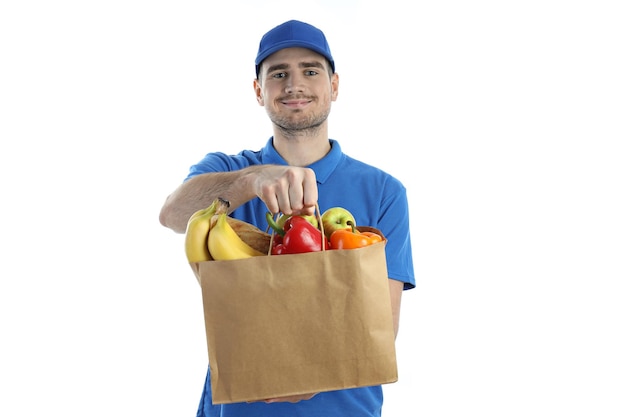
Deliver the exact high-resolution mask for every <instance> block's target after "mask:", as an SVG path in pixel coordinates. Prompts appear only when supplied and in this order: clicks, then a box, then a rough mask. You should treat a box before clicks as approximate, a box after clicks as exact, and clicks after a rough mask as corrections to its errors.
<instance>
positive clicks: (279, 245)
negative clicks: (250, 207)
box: [266, 213, 329, 255]
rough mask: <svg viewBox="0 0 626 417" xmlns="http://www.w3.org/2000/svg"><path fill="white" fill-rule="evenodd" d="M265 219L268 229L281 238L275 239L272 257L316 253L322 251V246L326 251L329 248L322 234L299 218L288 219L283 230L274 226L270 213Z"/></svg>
mask: <svg viewBox="0 0 626 417" xmlns="http://www.w3.org/2000/svg"><path fill="white" fill-rule="evenodd" d="M266 218H267V222H268V224H269V225H270V227H271V228H272V229H274V231H275V232H276V233H277V234H278V235H279V236H281V238H277V239H275V244H274V246H273V247H272V255H284V254H295V253H306V252H317V251H321V250H322V244H324V245H325V246H324V248H326V249H327V248H328V247H329V244H328V240H327V239H326V238H325V237H324V236H323V235H322V232H321V231H320V230H319V229H318V228H316V227H315V226H313V225H312V224H311V223H309V222H308V221H307V220H306V219H304V218H302V217H301V216H292V217H290V218H289V219H287V221H285V225H284V227H283V228H281V227H280V226H278V225H277V224H276V222H275V221H274V219H273V218H272V215H271V213H267V215H266Z"/></svg>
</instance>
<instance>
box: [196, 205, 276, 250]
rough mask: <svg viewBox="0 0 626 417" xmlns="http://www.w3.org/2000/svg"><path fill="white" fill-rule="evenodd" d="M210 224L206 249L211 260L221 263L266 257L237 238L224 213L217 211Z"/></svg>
mask: <svg viewBox="0 0 626 417" xmlns="http://www.w3.org/2000/svg"><path fill="white" fill-rule="evenodd" d="M211 224H212V225H211V226H210V227H211V231H210V232H209V238H208V239H207V240H208V243H207V247H208V250H209V254H210V256H211V257H212V258H213V259H215V260H218V261H223V260H234V259H245V258H250V257H253V256H262V255H266V253H263V252H259V251H258V250H256V249H254V248H253V247H252V246H250V245H248V244H247V243H246V242H244V241H243V240H242V239H241V237H239V235H238V234H237V233H236V232H235V230H234V229H233V227H232V226H231V225H230V223H229V221H228V214H226V212H223V211H222V212H220V210H218V214H214V215H213V218H212V219H211Z"/></svg>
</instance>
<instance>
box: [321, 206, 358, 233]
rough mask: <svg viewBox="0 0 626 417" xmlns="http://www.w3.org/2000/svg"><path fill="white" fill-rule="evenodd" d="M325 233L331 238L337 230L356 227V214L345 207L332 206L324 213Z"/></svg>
mask: <svg viewBox="0 0 626 417" xmlns="http://www.w3.org/2000/svg"><path fill="white" fill-rule="evenodd" d="M322 225H323V226H324V234H325V235H326V237H327V238H329V239H330V235H332V234H333V232H334V231H335V230H342V229H352V227H353V226H354V227H356V221H355V220H354V216H353V215H352V213H350V212H349V211H348V210H347V209H345V208H343V207H331V208H329V209H328V210H326V211H325V212H324V213H323V214H322Z"/></svg>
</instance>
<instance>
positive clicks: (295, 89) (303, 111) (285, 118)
mask: <svg viewBox="0 0 626 417" xmlns="http://www.w3.org/2000/svg"><path fill="white" fill-rule="evenodd" d="M329 71H330V67H329V65H328V63H327V61H326V59H325V58H324V57H323V56H322V55H319V54H317V53H315V52H313V51H311V50H309V49H305V48H287V49H282V50H280V51H278V52H276V53H274V54H272V55H270V56H269V57H267V58H266V59H265V60H264V61H263V63H262V65H261V70H260V72H259V79H258V81H255V90H256V95H257V100H258V102H259V104H261V105H262V106H265V109H266V111H267V114H268V116H269V118H270V120H271V121H272V122H273V123H274V124H275V125H277V126H278V127H279V128H281V129H282V130H284V131H286V132H290V131H301V130H306V129H311V128H313V129H314V128H317V127H318V126H320V125H321V124H322V123H324V122H325V121H326V119H327V118H328V114H329V113H330V107H331V102H333V101H335V100H336V98H337V87H338V76H337V75H336V74H332V75H331V74H330V73H329Z"/></svg>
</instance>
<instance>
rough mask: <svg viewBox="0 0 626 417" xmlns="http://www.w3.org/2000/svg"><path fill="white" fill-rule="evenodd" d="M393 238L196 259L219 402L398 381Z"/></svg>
mask: <svg viewBox="0 0 626 417" xmlns="http://www.w3.org/2000/svg"><path fill="white" fill-rule="evenodd" d="M385 244H386V241H383V242H380V243H376V244H374V245H371V246H367V247H364V248H359V249H350V250H325V251H322V252H312V253H304V254H297V255H277V256H259V257H254V258H248V259H241V260H235V261H207V262H200V263H196V264H192V267H193V269H194V271H195V272H196V275H197V277H198V279H199V281H200V284H201V287H202V298H203V305H204V318H205V326H206V336H207V346H208V353H209V366H210V369H211V384H212V390H213V403H215V404H223V403H232V402H242V401H255V400H263V399H266V398H274V397H280V396H285V395H295V394H303V393H310V392H323V391H332V390H337V389H342V388H354V387H363V386H371V385H379V384H385V383H391V382H395V381H397V379H398V375H397V366H396V352H395V343H394V331H393V321H392V314H391V303H390V299H389V284H388V277H387V264H386V258H385V251H384V247H385Z"/></svg>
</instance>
